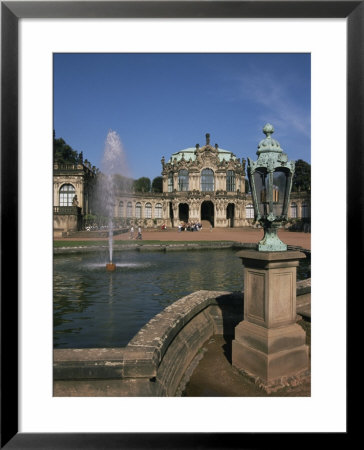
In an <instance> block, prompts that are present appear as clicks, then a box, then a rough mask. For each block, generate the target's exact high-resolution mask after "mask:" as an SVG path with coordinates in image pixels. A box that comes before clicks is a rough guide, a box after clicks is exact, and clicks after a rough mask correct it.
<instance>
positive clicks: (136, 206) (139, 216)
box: [135, 202, 142, 219]
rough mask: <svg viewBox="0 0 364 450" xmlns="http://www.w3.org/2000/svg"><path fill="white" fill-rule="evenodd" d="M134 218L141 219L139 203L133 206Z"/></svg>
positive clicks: (140, 205)
mask: <svg viewBox="0 0 364 450" xmlns="http://www.w3.org/2000/svg"><path fill="white" fill-rule="evenodd" d="M135 217H136V218H137V219H140V218H141V217H142V204H141V203H140V202H138V203H136V204H135Z"/></svg>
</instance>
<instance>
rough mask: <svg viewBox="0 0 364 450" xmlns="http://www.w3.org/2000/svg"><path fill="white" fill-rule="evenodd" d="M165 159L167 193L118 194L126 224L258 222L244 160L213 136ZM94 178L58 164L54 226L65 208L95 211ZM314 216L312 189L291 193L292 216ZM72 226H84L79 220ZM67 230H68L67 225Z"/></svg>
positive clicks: (239, 224)
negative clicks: (66, 189)
mask: <svg viewBox="0 0 364 450" xmlns="http://www.w3.org/2000/svg"><path fill="white" fill-rule="evenodd" d="M161 162H162V177H163V192H162V193H122V194H120V195H119V196H118V197H117V198H116V201H115V206H114V216H115V218H116V219H117V220H118V222H119V223H120V224H121V225H129V224H130V223H133V224H134V225H141V226H143V227H148V228H153V227H154V228H155V227H160V226H162V225H163V224H165V225H166V226H167V227H168V228H171V227H177V226H178V225H179V224H180V223H181V222H186V223H188V222H195V223H197V222H202V221H208V222H209V223H210V224H211V225H212V226H213V227H225V228H227V227H243V226H253V219H254V210H253V205H252V199H251V195H250V193H247V192H245V179H246V171H245V160H244V159H241V160H240V159H239V158H237V157H236V156H235V155H234V154H233V153H232V152H230V151H228V150H223V149H221V148H219V146H218V145H217V144H215V145H214V146H212V145H211V144H210V135H209V134H206V143H205V145H204V146H202V147H200V145H199V144H197V145H196V146H195V147H192V148H187V149H184V150H180V151H178V152H176V153H173V154H172V156H171V157H170V159H169V160H168V161H166V160H165V158H164V157H163V158H162V161H161ZM95 180H96V173H95V172H93V171H92V170H90V169H89V168H88V167H86V166H84V165H83V164H78V165H74V166H73V165H72V167H71V166H70V165H55V166H54V217H55V220H54V224H55V225H54V226H55V228H62V224H61V222H62V220H60V219H61V218H60V210H61V209H63V210H64V211H65V206H67V207H68V208H70V207H73V208H75V207H77V208H78V209H77V211H78V213H77V214H79V215H80V216H81V219H82V217H84V215H85V214H88V213H91V212H93V211H92V210H91V209H92V192H93V187H94V184H95ZM66 185H70V186H72V187H73V189H74V194H75V195H77V201H78V204H77V205H74V206H73V205H68V203H69V202H70V196H71V195H72V192H73V191H70V192H64V193H63V194H62V189H64V187H65V186H66ZM62 196H63V197H62ZM61 199H63V205H61ZM65 203H67V205H65ZM75 211H76V210H75ZM73 214H75V212H73ZM310 215H311V214H310V195H309V193H292V194H291V201H290V206H289V209H288V217H289V218H291V219H295V218H297V219H299V218H302V217H310ZM68 219H69V218H68ZM68 222H69V220H68ZM63 223H66V222H65V221H64V220H63ZM69 223H70V222H69ZM75 223H77V226H76V225H75ZM72 224H73V225H72V228H75V226H76V227H78V228H80V222H77V221H76V222H75V221H73V222H72ZM205 224H207V222H205ZM255 226H256V225H255ZM64 228H65V229H64V231H69V227H68V226H67V225H65V227H64Z"/></svg>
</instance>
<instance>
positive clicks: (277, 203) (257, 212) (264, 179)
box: [248, 123, 295, 252]
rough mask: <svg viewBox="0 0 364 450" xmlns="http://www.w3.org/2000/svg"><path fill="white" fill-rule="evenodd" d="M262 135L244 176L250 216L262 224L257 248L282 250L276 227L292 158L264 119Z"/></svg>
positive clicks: (287, 190) (286, 200)
mask: <svg viewBox="0 0 364 450" xmlns="http://www.w3.org/2000/svg"><path fill="white" fill-rule="evenodd" d="M263 133H264V134H265V135H266V138H265V139H263V140H262V141H260V143H259V145H258V151H257V155H258V159H257V161H255V162H254V161H252V160H251V159H250V158H248V177H249V183H250V187H251V192H252V198H253V205H254V220H255V221H256V222H259V223H260V225H261V226H262V227H263V228H264V237H263V239H262V240H261V241H260V242H259V243H258V251H261V252H277V251H286V250H287V245H286V244H284V243H283V242H282V241H281V240H280V239H279V237H278V235H277V230H278V228H280V227H281V226H282V225H283V224H284V223H285V222H287V211H288V205H289V197H290V194H291V188H292V178H293V174H294V170H295V163H294V161H288V157H287V155H286V154H285V153H283V150H282V149H281V146H280V145H279V142H278V141H276V140H275V139H273V138H272V137H271V134H273V133H274V128H273V126H272V125H271V124H269V123H267V124H266V125H265V127H264V128H263Z"/></svg>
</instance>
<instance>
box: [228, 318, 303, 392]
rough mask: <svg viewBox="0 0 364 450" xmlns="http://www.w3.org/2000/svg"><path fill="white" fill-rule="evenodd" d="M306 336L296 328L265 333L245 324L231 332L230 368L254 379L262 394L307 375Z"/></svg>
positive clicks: (284, 327)
mask: <svg viewBox="0 0 364 450" xmlns="http://www.w3.org/2000/svg"><path fill="white" fill-rule="evenodd" d="M305 342H306V334H305V332H304V331H303V329H302V328H301V327H300V326H299V325H297V324H291V325H287V326H283V327H279V328H272V329H268V328H265V327H262V326H259V325H256V324H253V323H249V322H247V321H243V322H241V323H240V324H239V325H238V326H237V327H236V328H235V340H233V342H232V364H233V366H234V367H236V368H237V369H238V370H239V371H243V372H244V373H246V374H248V375H250V376H252V377H254V378H255V380H256V381H258V382H259V384H260V385H261V386H262V387H263V388H264V389H265V390H274V386H278V387H282V382H283V381H284V383H285V384H286V385H287V384H289V379H292V380H294V382H295V383H296V384H297V380H298V379H299V377H300V376H302V375H307V372H308V369H309V358H308V346H307V345H306V344H305Z"/></svg>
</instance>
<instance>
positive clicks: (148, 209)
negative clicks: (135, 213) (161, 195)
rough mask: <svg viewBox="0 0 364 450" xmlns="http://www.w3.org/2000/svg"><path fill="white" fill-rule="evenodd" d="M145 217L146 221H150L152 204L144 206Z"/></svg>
mask: <svg viewBox="0 0 364 450" xmlns="http://www.w3.org/2000/svg"><path fill="white" fill-rule="evenodd" d="M145 217H146V218H147V219H151V218H152V204H151V203H146V204H145Z"/></svg>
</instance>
